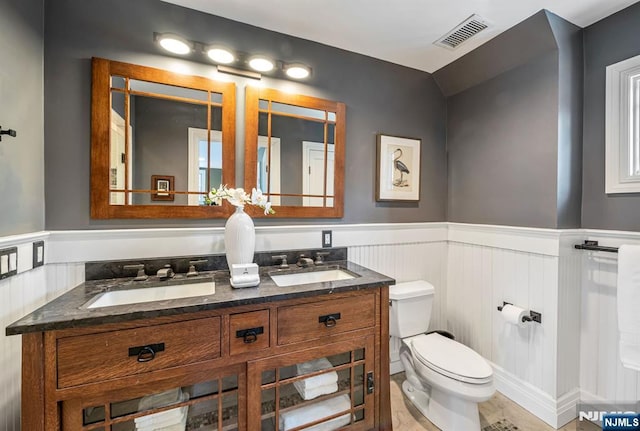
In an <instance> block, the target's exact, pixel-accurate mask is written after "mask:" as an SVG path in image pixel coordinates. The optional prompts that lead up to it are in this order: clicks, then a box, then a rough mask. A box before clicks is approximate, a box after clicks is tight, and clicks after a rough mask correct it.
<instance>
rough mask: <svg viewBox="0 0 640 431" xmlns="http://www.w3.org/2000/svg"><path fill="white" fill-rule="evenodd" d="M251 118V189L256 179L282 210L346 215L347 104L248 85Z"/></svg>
mask: <svg viewBox="0 0 640 431" xmlns="http://www.w3.org/2000/svg"><path fill="white" fill-rule="evenodd" d="M258 93H259V95H258ZM245 120H246V121H247V137H246V138H247V142H246V149H245V151H246V159H245V162H246V168H245V172H248V173H249V174H245V188H248V187H250V185H251V184H252V181H254V180H255V182H254V183H253V184H257V186H258V187H259V188H260V189H261V190H262V191H263V193H265V194H267V195H268V197H269V199H270V200H271V203H272V204H273V205H274V206H279V207H281V209H279V210H278V209H277V210H276V215H278V214H286V216H294V217H340V216H341V215H338V214H341V212H342V193H343V190H342V186H340V187H337V186H336V185H337V184H340V185H342V178H343V167H344V105H343V104H340V103H337V102H331V101H325V100H322V99H316V98H311V97H306V96H295V95H287V94H283V93H280V92H278V91H276V90H270V89H252V88H248V89H247V115H246V118H245ZM256 123H257V124H256ZM253 172H255V177H253V174H252V173H253Z"/></svg>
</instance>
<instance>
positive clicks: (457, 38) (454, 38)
mask: <svg viewBox="0 0 640 431" xmlns="http://www.w3.org/2000/svg"><path fill="white" fill-rule="evenodd" d="M487 27H489V22H488V21H487V20H485V19H484V18H482V17H481V16H480V15H475V14H474V15H471V16H470V17H469V18H467V19H465V20H464V21H462V22H461V23H460V24H458V25H457V26H456V27H455V28H453V29H452V30H451V31H449V32H448V33H446V34H445V35H444V36H442V37H441V38H440V39H438V40H436V41H435V42H433V44H434V45H437V46H441V47H443V48H447V49H456V48H457V47H458V46H460V45H461V44H462V43H464V42H466V41H467V40H469V39H471V38H472V37H473V36H475V35H476V34H478V33H480V32H481V31H482V30H484V29H485V28H487Z"/></svg>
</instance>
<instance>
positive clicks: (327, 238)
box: [322, 230, 333, 248]
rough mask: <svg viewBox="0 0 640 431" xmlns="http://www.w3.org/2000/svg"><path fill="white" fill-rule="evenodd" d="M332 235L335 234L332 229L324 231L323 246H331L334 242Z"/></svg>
mask: <svg viewBox="0 0 640 431" xmlns="http://www.w3.org/2000/svg"><path fill="white" fill-rule="evenodd" d="M332 236H333V235H332V233H331V231H330V230H323V231H322V247H323V248H327V247H331V244H332V242H333V238H332Z"/></svg>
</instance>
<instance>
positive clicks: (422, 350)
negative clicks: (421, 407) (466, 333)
mask: <svg viewBox="0 0 640 431" xmlns="http://www.w3.org/2000/svg"><path fill="white" fill-rule="evenodd" d="M411 344H412V347H413V349H412V350H413V352H414V358H415V359H417V360H418V361H420V362H421V363H422V364H423V365H425V366H426V367H429V368H430V369H431V370H433V371H434V372H436V373H439V374H442V375H444V376H446V377H449V378H451V379H454V380H457V381H460V382H464V383H471V384H485V383H489V382H491V381H492V378H493V370H492V369H491V367H490V366H489V364H487V362H486V361H485V360H484V358H482V356H480V355H479V354H478V353H476V352H475V351H473V350H472V349H470V348H469V347H467V346H465V345H464V344H461V343H458V342H457V341H454V340H451V339H449V338H447V337H443V336H442V335H440V334H438V333H431V334H427V335H419V336H417V337H413V338H412V340H411Z"/></svg>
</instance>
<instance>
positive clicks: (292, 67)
mask: <svg viewBox="0 0 640 431" xmlns="http://www.w3.org/2000/svg"><path fill="white" fill-rule="evenodd" d="M284 73H286V74H287V76H288V77H289V78H293V79H305V78H308V77H309V75H311V68H310V67H309V66H306V65H304V64H302V63H292V64H285V65H284Z"/></svg>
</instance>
